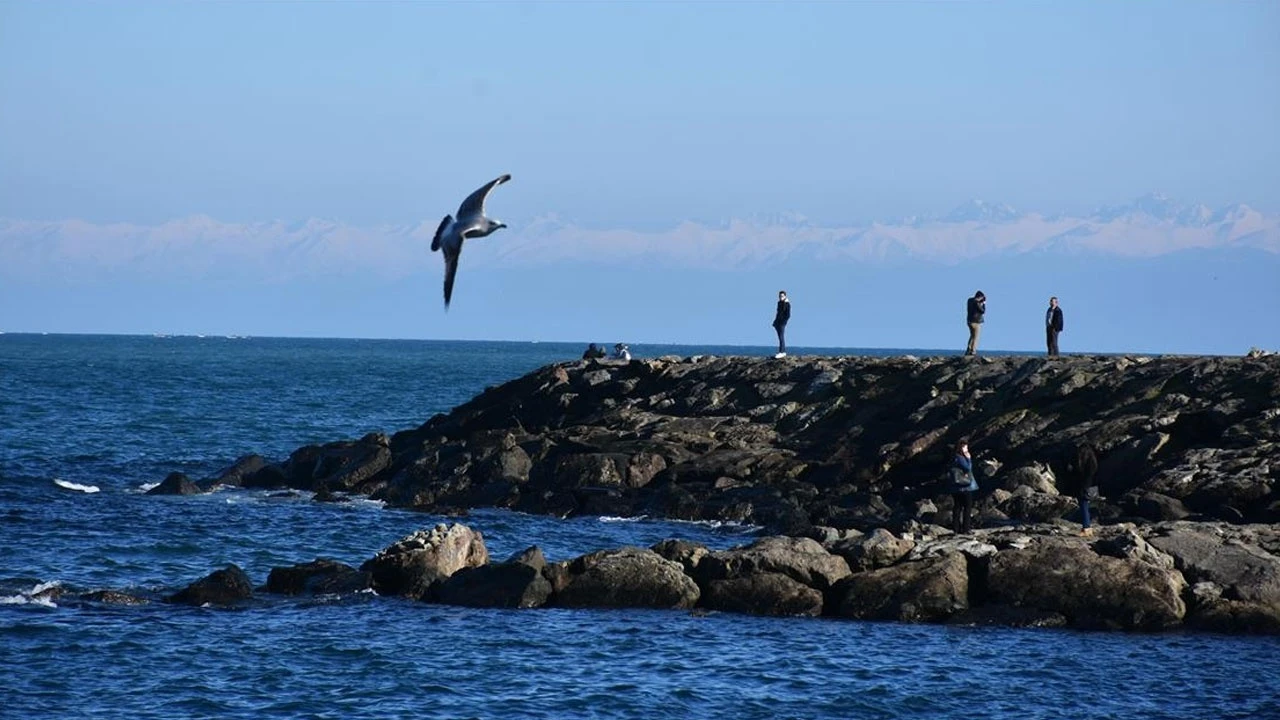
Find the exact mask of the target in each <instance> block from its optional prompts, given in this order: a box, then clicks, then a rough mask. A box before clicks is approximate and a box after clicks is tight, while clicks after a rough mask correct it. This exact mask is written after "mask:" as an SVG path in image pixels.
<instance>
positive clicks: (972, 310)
mask: <svg viewBox="0 0 1280 720" xmlns="http://www.w3.org/2000/svg"><path fill="white" fill-rule="evenodd" d="M964 315H965V322H966V323H968V325H969V345H968V347H966V348H965V351H964V354H965V355H972V354H974V353H975V352H977V350H978V335H979V333H981V332H982V322H983V320H985V319H986V315H987V296H986V295H984V294H982V291H981V290H979V291H978V292H976V293H974V294H973V297H971V298H969V302H968V303H967V304H966V305H965V313H964Z"/></svg>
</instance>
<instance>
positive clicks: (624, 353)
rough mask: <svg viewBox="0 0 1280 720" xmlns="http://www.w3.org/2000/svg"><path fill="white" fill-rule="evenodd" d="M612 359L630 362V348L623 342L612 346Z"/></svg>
mask: <svg viewBox="0 0 1280 720" xmlns="http://www.w3.org/2000/svg"><path fill="white" fill-rule="evenodd" d="M613 359H614V360H621V361H623V362H631V348H629V347H627V346H626V344H625V343H618V344H616V345H614V346H613Z"/></svg>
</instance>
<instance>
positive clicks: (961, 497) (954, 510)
mask: <svg viewBox="0 0 1280 720" xmlns="http://www.w3.org/2000/svg"><path fill="white" fill-rule="evenodd" d="M950 474H951V500H952V504H951V529H952V530H954V531H956V532H958V533H967V532H969V529H970V516H971V515H972V513H973V494H974V493H975V492H977V491H978V479H977V478H976V477H974V476H973V458H971V457H970V456H969V440H968V439H967V438H961V439H960V441H959V442H957V443H956V456H955V459H954V460H952V461H951V469H950Z"/></svg>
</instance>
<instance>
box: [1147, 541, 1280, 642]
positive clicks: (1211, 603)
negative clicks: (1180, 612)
mask: <svg viewBox="0 0 1280 720" xmlns="http://www.w3.org/2000/svg"><path fill="white" fill-rule="evenodd" d="M1149 541H1150V543H1151V545H1153V546H1155V547H1156V548H1158V549H1159V550H1161V551H1163V552H1165V553H1168V554H1169V555H1170V556H1172V558H1173V561H1174V563H1175V564H1176V566H1177V567H1178V569H1179V570H1181V571H1182V573H1183V575H1185V576H1186V578H1187V581H1188V582H1191V583H1193V584H1195V585H1197V586H1199V587H1200V592H1199V593H1197V595H1196V597H1197V598H1199V599H1200V602H1198V603H1197V604H1196V607H1194V608H1193V618H1192V619H1193V621H1195V622H1197V623H1199V624H1203V625H1207V626H1209V627H1212V628H1213V629H1217V630H1230V631H1246V632H1247V631H1266V632H1276V628H1280V558H1277V557H1276V556H1275V555H1272V554H1271V553H1269V552H1267V551H1265V550H1262V549H1261V548H1258V547H1254V546H1251V545H1245V544H1242V543H1240V541H1239V540H1236V541H1228V540H1226V539H1225V538H1223V537H1221V536H1219V535H1218V534H1216V533H1214V532H1213V531H1212V526H1210V527H1209V528H1205V529H1191V528H1183V527H1175V528H1174V529H1172V530H1169V531H1168V532H1167V533H1166V534H1160V535H1153V536H1151V537H1150V538H1149ZM1206 585H1207V586H1206Z"/></svg>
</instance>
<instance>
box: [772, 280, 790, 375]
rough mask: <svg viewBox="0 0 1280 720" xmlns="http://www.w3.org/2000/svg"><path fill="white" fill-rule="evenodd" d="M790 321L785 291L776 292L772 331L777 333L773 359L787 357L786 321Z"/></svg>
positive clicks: (788, 301) (788, 303)
mask: <svg viewBox="0 0 1280 720" xmlns="http://www.w3.org/2000/svg"><path fill="white" fill-rule="evenodd" d="M790 319H791V301H790V300H788V299H787V291H786V290H779V291H778V310H777V312H775V313H774V315H773V329H774V330H776V331H777V332H778V354H777V355H774V357H775V358H784V357H786V356H787V321H788V320H790Z"/></svg>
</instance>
